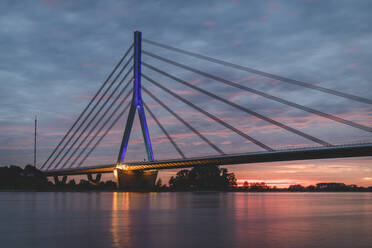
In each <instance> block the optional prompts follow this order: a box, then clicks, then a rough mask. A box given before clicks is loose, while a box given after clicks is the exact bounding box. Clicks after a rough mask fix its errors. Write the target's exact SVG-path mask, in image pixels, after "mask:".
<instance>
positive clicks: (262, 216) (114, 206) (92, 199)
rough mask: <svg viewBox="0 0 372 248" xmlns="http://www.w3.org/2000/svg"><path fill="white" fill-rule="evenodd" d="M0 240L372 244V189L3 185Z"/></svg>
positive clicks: (9, 243) (0, 243)
mask: <svg viewBox="0 0 372 248" xmlns="http://www.w3.org/2000/svg"><path fill="white" fill-rule="evenodd" d="M0 247H2V248H6V247H64V248H68V247H79V248H80V247H90V248H92V247H126V248H127V247H129V248H130V247H135V248H138V247H162V248H163V247H174V248H178V247H187V248H190V247H202V248H204V247H258V248H264V247H279V248H283V247H296V248H297V247H321V248H327V247H335V248H336V247H337V248H341V247H350V248H358V247H366V248H367V247H368V248H371V247H372V194H371V193H96V192H94V193H85V192H84V193H53V192H51V193H49V192H48V193H33V192H26V193H23V192H9V193H8V192H0Z"/></svg>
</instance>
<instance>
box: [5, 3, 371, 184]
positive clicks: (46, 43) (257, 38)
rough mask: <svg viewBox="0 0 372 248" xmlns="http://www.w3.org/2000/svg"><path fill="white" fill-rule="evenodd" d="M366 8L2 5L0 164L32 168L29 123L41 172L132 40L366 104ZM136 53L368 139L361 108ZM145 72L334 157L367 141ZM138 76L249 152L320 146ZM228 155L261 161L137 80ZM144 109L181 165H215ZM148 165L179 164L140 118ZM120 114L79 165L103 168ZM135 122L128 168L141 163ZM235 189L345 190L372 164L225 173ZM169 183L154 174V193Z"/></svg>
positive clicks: (112, 150)
mask: <svg viewBox="0 0 372 248" xmlns="http://www.w3.org/2000/svg"><path fill="white" fill-rule="evenodd" d="M371 11H372V2H371V1H367V0H365V1H357V0H355V1H346V0H345V1H343V0H337V1H336V0H335V1H324V0H297V1H261V0H260V1H258V0H257V1H238V0H235V1H234V0H232V1H228V0H226V1H93V0H86V1H68V0H40V1H36V0H34V1H10V0H8V1H7V0H3V1H1V2H0V52H1V56H0V104H1V108H0V163H1V164H3V165H9V164H18V165H25V164H27V163H32V161H33V125H34V123H33V122H34V116H35V115H37V116H38V120H39V126H38V130H39V134H38V165H39V166H40V165H42V164H43V162H44V161H45V160H46V158H47V157H48V156H49V154H50V153H51V152H52V150H53V148H54V147H55V146H56V144H57V143H58V142H59V141H60V140H61V138H62V137H63V135H64V133H65V132H66V131H67V130H68V128H69V127H70V126H71V125H72V124H73V122H74V120H75V119H76V118H77V117H78V115H79V113H80V112H81V111H82V110H83V109H84V107H85V106H86V105H87V104H88V102H89V100H90V99H91V98H92V96H93V95H94V94H95V92H96V91H97V90H98V88H99V87H100V85H101V84H102V83H103V81H104V80H105V78H106V77H107V76H108V74H109V73H110V72H111V70H112V68H113V67H114V65H115V64H116V63H117V61H119V59H120V58H121V56H122V55H123V54H124V52H125V51H126V49H127V48H128V47H129V46H130V44H131V43H132V41H133V30H135V29H136V30H140V31H142V33H143V37H144V38H147V39H150V40H154V41H158V42H161V43H164V44H168V45H171V46H174V47H179V48H182V49H185V50H189V51H194V52H197V53H200V54H204V55H208V56H211V57H215V58H219V59H223V60H225V61H229V62H233V63H236V64H241V65H245V66H248V67H251V68H255V69H258V70H262V71H266V72H270V73H274V74H278V75H281V76H285V77H289V78H294V79H297V80H302V81H306V82H311V83H314V84H318V85H321V86H323V87H327V88H331V89H335V90H338V91H342V92H347V93H350V94H354V95H358V96H362V97H365V98H369V99H371V98H372V71H371V67H372V32H371V29H370V23H372V15H371V14H370V13H371ZM143 49H144V50H146V51H150V52H152V53H155V54H158V55H160V56H162V57H167V58H170V59H172V60H175V61H178V62H180V63H183V64H185V65H189V66H192V67H194V68H198V69H200V70H203V71H206V72H208V73H212V74H215V75H218V76H220V77H223V78H226V79H229V80H231V81H234V82H237V83H239V84H242V85H244V86H247V87H250V88H253V89H256V90H261V91H264V92H266V93H269V94H272V95H275V96H277V97H281V98H284V99H286V100H289V101H293V102H297V103H300V104H303V105H305V106H307V107H311V108H314V109H317V110H319V111H323V112H327V113H330V114H333V115H336V116H338V117H341V118H344V119H347V120H350V121H354V122H356V123H359V124H362V125H365V126H369V127H371V126H372V107H371V105H368V104H363V103H358V102H355V101H352V100H347V99H343V98H341V97H336V96H331V95H327V94H325V93H321V92H317V91H315V90H310V89H304V88H301V87H298V86H294V85H291V84H287V83H285V82H279V81H275V80H272V79H267V78H264V77H261V76H257V75H254V74H250V73H247V72H242V71H238V70H234V69H231V68H228V67H224V66H219V65H215V64H211V63H209V62H206V61H202V60H200V59H195V58H192V57H187V56H185V55H182V54H178V53H176V52H172V51H167V50H165V49H162V48H158V47H156V46H153V45H151V44H148V43H144V44H143ZM143 61H145V62H146V63H148V64H151V65H153V66H155V67H157V68H159V69H161V70H163V71H166V72H167V73H170V74H172V75H174V76H177V77H179V78H182V79H183V80H185V81H188V82H191V83H192V84H193V85H195V86H198V87H200V88H203V89H206V90H208V91H211V92H213V93H214V94H217V95H219V96H221V97H224V98H226V99H229V100H230V101H233V102H235V103H238V104H241V105H243V106H245V107H247V108H250V109H252V110H254V111H256V112H258V113H260V114H263V115H267V116H269V117H270V118H272V119H274V120H276V121H279V122H281V123H284V124H286V125H288V126H291V127H294V128H296V129H299V130H301V131H302V132H304V133H306V134H309V135H312V136H315V137H317V138H320V139H322V140H325V141H327V142H329V143H331V144H349V143H359V142H371V141H372V134H371V133H369V132H366V131H362V130H358V129H355V128H352V127H349V126H345V125H343V124H340V123H337V122H334V121H330V120H327V119H325V118H323V117H319V116H316V115H314V114H309V113H307V112H304V111H300V110H297V109H295V108H293V107H289V106H286V105H283V104H280V103H276V102H273V101H271V100H268V99H265V98H262V97H258V96H255V95H252V94H251V93H248V92H243V91H241V90H237V89H236V88H233V87H230V86H226V85H223V84H221V83H219V82H215V81H213V80H211V79H208V78H205V77H202V76H200V75H198V74H195V73H191V72H188V71H185V70H183V69H180V68H177V67H175V66H172V65H169V64H166V63H164V62H161V61H159V60H156V59H154V58H151V57H150V56H147V55H143ZM143 73H144V74H145V75H147V76H150V77H151V78H153V79H154V80H156V81H157V82H159V83H161V84H162V85H164V86H166V87H168V88H169V89H171V90H172V91H174V92H176V93H178V94H180V95H181V96H182V97H184V98H186V99H188V100H190V101H192V102H193V103H195V104H197V105H198V106H199V107H202V108H203V109H205V110H207V111H208V112H210V113H213V114H214V115H216V116H218V117H219V118H222V119H223V120H225V121H226V122H228V123H229V124H231V125H233V126H234V127H236V128H238V129H239V130H242V131H244V132H245V133H247V134H249V135H250V136H252V137H254V138H255V139H257V140H260V141H261V142H263V143H265V144H267V145H269V146H271V147H273V148H274V149H285V148H291V147H299V146H317V145H318V144H316V143H314V142H312V141H308V140H306V139H304V138H302V137H301V136H298V135H295V134H293V133H290V132H288V131H285V130H283V129H280V128H277V127H275V126H273V125H271V124H270V123H267V122H265V121H262V120H260V119H258V118H256V117H253V116H251V115H248V114H246V113H244V112H241V111H238V110H236V109H234V108H233V107H230V106H228V105H226V104H224V103H221V102H218V101H216V100H213V99H211V98H209V97H207V96H205V95H203V94H202V93H198V92H196V91H195V90H192V89H190V88H187V87H186V86H182V85H180V84H178V83H177V82H175V81H172V80H171V79H169V78H166V77H164V76H162V75H160V74H158V73H156V72H154V71H152V70H151V69H149V68H145V67H144V68H143ZM143 86H144V87H146V88H147V89H149V90H151V92H153V93H154V94H155V95H156V96H158V97H159V98H160V99H161V100H162V101H163V102H165V103H166V104H167V105H168V106H170V107H171V108H172V109H173V110H174V111H175V112H177V113H178V114H179V115H180V116H182V118H184V119H186V120H187V121H189V123H190V124H191V125H192V126H193V127H195V128H196V129H197V130H199V131H200V132H201V133H202V134H203V135H205V136H206V137H207V138H208V139H210V140H211V141H213V143H215V144H216V145H217V146H218V147H219V148H220V149H221V150H223V151H224V152H225V153H241V152H253V151H262V148H260V147H257V146H256V145H254V144H252V143H250V142H247V141H246V140H245V139H243V138H242V137H240V136H238V135H236V134H234V133H233V132H231V131H229V130H226V128H224V127H223V126H220V125H219V124H216V123H214V122H213V121H211V120H210V119H208V118H207V117H205V116H203V115H202V114H200V113H198V112H196V111H195V110H194V109H192V108H190V107H188V106H185V105H184V104H183V103H181V102H179V101H177V100H176V99H175V98H172V97H171V96H170V95H168V94H167V93H165V92H164V91H162V90H160V89H159V88H157V87H156V86H154V85H152V84H151V83H149V82H148V81H146V80H143ZM143 98H144V101H145V102H146V103H147V104H148V105H149V106H150V108H151V109H152V111H153V112H154V113H155V114H156V116H157V117H158V118H159V120H160V121H161V122H162V123H163V124H164V126H165V127H166V128H167V130H168V131H169V133H170V134H171V135H172V137H173V138H174V139H175V141H176V143H177V144H178V145H179V146H180V147H181V148H182V150H183V151H184V153H185V155H186V156H187V157H193V156H204V155H213V154H216V151H215V150H213V149H211V148H210V147H209V146H208V145H207V144H206V143H205V142H203V141H202V140H201V139H200V138H198V137H197V136H196V135H194V134H192V132H190V130H189V129H188V128H187V127H184V126H182V124H180V122H179V121H177V119H175V118H174V117H173V116H171V115H170V114H169V113H168V112H167V111H166V110H164V109H163V108H161V107H160V105H159V104H157V103H156V102H155V101H153V100H152V99H151V98H150V97H149V96H148V95H146V94H145V93H144V94H143ZM147 118H148V122H149V126H150V133H151V138H152V142H153V146H154V153H155V157H156V159H167V158H168V159H169V158H178V157H179V155H178V154H177V152H176V150H175V149H174V148H173V147H172V146H171V144H170V143H169V142H168V141H167V139H166V137H165V136H164V134H163V133H162V132H161V130H160V129H159V127H158V126H157V125H156V122H154V120H152V118H151V116H149V115H148V116H147ZM125 120H126V114H124V115H123V116H122V119H121V120H120V121H119V122H118V124H117V125H115V127H114V128H113V129H112V131H111V132H110V133H109V134H108V135H107V136H106V137H105V139H104V140H103V142H102V143H101V144H100V146H99V147H98V149H96V150H95V151H94V152H93V153H92V155H91V156H90V157H89V159H88V160H87V161H86V162H85V163H84V165H85V166H87V165H94V164H104V163H114V162H115V160H116V157H117V153H118V149H119V144H120V141H121V138H122V132H123V127H124V124H125ZM144 157H145V156H144V148H143V141H142V136H141V133H140V125H139V122H138V120H137V119H136V120H135V123H134V128H133V133H132V136H131V140H130V145H129V150H128V155H127V159H126V160H127V161H129V160H143V159H144ZM229 169H230V170H232V171H234V172H235V173H236V175H237V177H238V179H239V180H247V179H248V180H258V181H266V182H269V183H283V185H284V184H292V183H296V182H299V183H303V184H310V183H316V182H319V181H343V182H346V183H357V184H360V185H372V158H371V157H367V158H358V159H336V160H321V161H296V162H288V163H283V162H281V163H271V164H255V165H252V164H251V165H239V166H230V167H229ZM174 173H175V171H166V172H161V177H162V178H164V180H167V178H168V177H169V176H170V175H172V174H174Z"/></svg>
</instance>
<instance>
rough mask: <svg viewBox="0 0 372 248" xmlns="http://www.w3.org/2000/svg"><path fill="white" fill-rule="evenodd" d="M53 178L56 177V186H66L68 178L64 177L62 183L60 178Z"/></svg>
mask: <svg viewBox="0 0 372 248" xmlns="http://www.w3.org/2000/svg"><path fill="white" fill-rule="evenodd" d="M53 177H54V184H55V185H64V184H66V181H67V176H63V177H62V180H61V181H60V180H59V178H58V176H53Z"/></svg>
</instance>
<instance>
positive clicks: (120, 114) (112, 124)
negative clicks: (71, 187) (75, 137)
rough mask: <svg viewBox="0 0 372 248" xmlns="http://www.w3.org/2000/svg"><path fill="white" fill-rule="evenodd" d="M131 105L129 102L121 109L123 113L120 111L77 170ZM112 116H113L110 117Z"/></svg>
mask: <svg viewBox="0 0 372 248" xmlns="http://www.w3.org/2000/svg"><path fill="white" fill-rule="evenodd" d="M130 105H131V102H129V103H128V104H127V105H126V106H125V108H124V109H123V111H121V112H120V113H119V115H118V116H117V117H116V119H115V120H114V122H113V123H111V125H110V126H109V128H108V129H106V131H105V133H104V134H103V135H102V136H101V137H100V138H99V139H98V140H97V142H96V143H95V144H94V145H93V147H92V148H91V149H90V150H89V152H88V153H87V154H86V155H85V156H84V158H83V159H82V160H81V161H80V163H79V164H78V166H77V168H79V167H80V166H81V165H82V164H83V163H84V162H85V160H86V159H87V158H88V157H89V155H90V154H91V153H92V152H93V151H94V149H96V147H97V146H98V145H99V143H101V141H102V140H103V138H104V137H105V136H106V135H107V134H108V132H110V130H111V129H112V128H113V127H114V126H115V124H116V123H117V122H118V121H119V120H120V118H121V117H122V116H123V115H124V113H125V111H127V109H128V108H129V107H130ZM117 109H118V108H116V109H115V110H114V112H115V113H116V111H117ZM112 116H113V115H112ZM110 119H111V116H110Z"/></svg>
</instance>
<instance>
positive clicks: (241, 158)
mask: <svg viewBox="0 0 372 248" xmlns="http://www.w3.org/2000/svg"><path fill="white" fill-rule="evenodd" d="M364 156H372V144H363V145H352V146H333V147H318V148H304V149H296V150H281V151H272V152H256V153H246V154H234V155H224V156H213V157H200V158H190V159H181V160H180V159H178V160H165V161H154V162H134V163H125V164H119V165H116V164H109V165H99V166H93V167H83V168H75V169H65V170H51V171H47V172H45V173H46V175H47V176H61V175H82V174H88V173H113V172H114V170H115V169H116V168H118V169H122V170H130V171H146V170H161V169H175V168H187V167H194V166H203V165H232V164H249V163H263V162H279V161H293V160H312V159H329V158H348V157H364Z"/></svg>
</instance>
